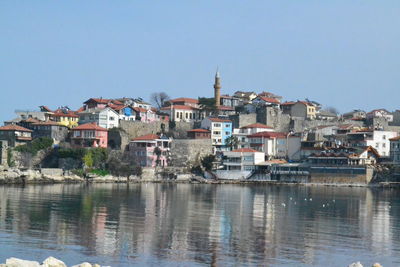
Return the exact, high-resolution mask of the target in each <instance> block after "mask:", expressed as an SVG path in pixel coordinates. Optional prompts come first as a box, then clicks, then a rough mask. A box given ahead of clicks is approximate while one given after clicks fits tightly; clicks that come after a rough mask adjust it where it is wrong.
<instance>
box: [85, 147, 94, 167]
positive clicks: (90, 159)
mask: <svg viewBox="0 0 400 267" xmlns="http://www.w3.org/2000/svg"><path fill="white" fill-rule="evenodd" d="M82 160H83V163H85V166H86V167H88V168H93V157H92V153H91V152H90V151H88V152H87V153H86V154H85V155H84V156H83V159H82Z"/></svg>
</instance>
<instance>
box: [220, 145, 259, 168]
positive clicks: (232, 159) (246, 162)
mask: <svg viewBox="0 0 400 267" xmlns="http://www.w3.org/2000/svg"><path fill="white" fill-rule="evenodd" d="M224 156H225V159H224V161H223V164H224V166H225V167H226V170H227V171H253V170H254V169H255V166H256V165H257V164H259V163H262V162H264V153H262V152H259V151H257V150H254V149H250V148H240V149H237V150H233V151H225V152H224Z"/></svg>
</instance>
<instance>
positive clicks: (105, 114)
mask: <svg viewBox="0 0 400 267" xmlns="http://www.w3.org/2000/svg"><path fill="white" fill-rule="evenodd" d="M78 115H79V124H85V123H89V122H96V123H97V125H99V126H100V127H103V128H106V129H110V128H114V127H118V126H119V114H118V113H117V112H116V111H115V110H113V109H111V108H108V107H107V108H104V109H88V110H86V111H83V112H80V113H79V114H78Z"/></svg>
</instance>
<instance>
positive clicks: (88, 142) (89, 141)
mask: <svg viewBox="0 0 400 267" xmlns="http://www.w3.org/2000/svg"><path fill="white" fill-rule="evenodd" d="M107 138H108V132H107V129H106V128H103V127H100V126H98V125H97V124H96V123H95V122H90V123H85V124H82V125H79V126H76V127H75V128H73V129H72V137H71V145H72V147H103V148H107Z"/></svg>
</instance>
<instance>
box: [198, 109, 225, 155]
mask: <svg viewBox="0 0 400 267" xmlns="http://www.w3.org/2000/svg"><path fill="white" fill-rule="evenodd" d="M201 128H203V129H207V130H210V131H211V143H212V145H213V146H216V147H217V148H221V149H222V150H223V149H225V148H226V144H225V140H226V139H227V138H229V137H230V136H231V135H232V122H231V121H230V120H228V119H222V118H213V117H208V118H205V119H203V120H202V121H201Z"/></svg>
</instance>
